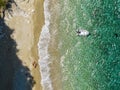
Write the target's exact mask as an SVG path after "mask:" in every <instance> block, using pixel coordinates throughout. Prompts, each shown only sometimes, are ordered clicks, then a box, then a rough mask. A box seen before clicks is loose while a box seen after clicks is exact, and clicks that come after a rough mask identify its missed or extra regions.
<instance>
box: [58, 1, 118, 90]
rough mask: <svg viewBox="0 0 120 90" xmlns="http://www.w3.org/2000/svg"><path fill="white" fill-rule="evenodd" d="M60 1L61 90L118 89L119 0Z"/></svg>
mask: <svg viewBox="0 0 120 90" xmlns="http://www.w3.org/2000/svg"><path fill="white" fill-rule="evenodd" d="M60 1H61V2H60V7H61V10H60V23H59V27H58V28H59V29H58V35H59V42H60V43H62V44H61V46H60V47H59V51H60V54H61V57H62V61H61V63H62V65H61V68H62V87H63V88H62V90H120V0H60ZM78 28H82V29H85V30H88V31H89V32H90V35H89V36H88V37H84V36H77V35H76V29H78Z"/></svg>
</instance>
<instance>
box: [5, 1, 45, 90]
mask: <svg viewBox="0 0 120 90" xmlns="http://www.w3.org/2000/svg"><path fill="white" fill-rule="evenodd" d="M43 1H44V0H26V1H22V0H15V2H16V4H14V3H13V4H12V12H8V11H6V13H5V23H6V25H7V26H9V28H11V29H13V30H14V31H13V33H12V34H11V38H12V39H13V40H14V41H15V42H16V44H17V45H16V48H17V50H18V52H17V54H16V55H17V57H18V58H19V59H20V60H21V62H22V65H23V66H24V67H27V68H28V69H29V72H30V75H31V77H32V79H33V80H34V82H33V83H34V85H33V88H32V89H31V90H42V87H41V85H40V72H39V65H38V59H39V58H38V47H37V43H38V40H39V35H40V31H41V28H42V26H43V24H44V15H43ZM14 64H15V65H14V68H15V74H14V79H15V80H14V83H17V84H16V88H18V87H17V85H19V83H18V82H17V80H18V78H17V77H18V76H19V75H20V72H22V73H23V74H24V75H23V76H19V77H21V78H22V77H23V78H24V76H25V75H27V73H26V71H25V70H24V69H23V68H21V67H18V65H19V64H16V63H15V62H14ZM16 67H18V68H16ZM27 79H28V81H30V80H31V79H30V80H29V78H27ZM23 86H24V85H23ZM13 87H14V86H13ZM25 88H26V87H25ZM15 90H18V89H15ZM20 90H21V89H20ZM22 90H24V87H23V89H22ZM25 90H27V89H25ZM29 90H30V89H29Z"/></svg>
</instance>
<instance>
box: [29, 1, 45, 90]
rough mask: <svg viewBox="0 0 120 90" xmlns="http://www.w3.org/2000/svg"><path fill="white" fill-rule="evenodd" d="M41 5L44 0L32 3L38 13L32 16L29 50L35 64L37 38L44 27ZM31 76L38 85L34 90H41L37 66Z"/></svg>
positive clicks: (37, 58) (37, 57)
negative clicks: (32, 25) (32, 23)
mask: <svg viewBox="0 0 120 90" xmlns="http://www.w3.org/2000/svg"><path fill="white" fill-rule="evenodd" d="M43 3H44V0H37V1H35V2H34V5H35V10H36V11H39V12H35V14H34V15H33V22H34V23H35V24H34V45H33V47H32V49H31V52H32V56H33V57H34V59H35V60H36V62H37V63H39V62H38V60H39V56H38V55H39V54H38V42H39V37H40V32H41V30H42V26H43V25H44V13H43V12H44V8H43ZM32 75H33V76H34V79H35V81H36V82H37V83H38V84H35V86H34V87H35V89H34V90H42V86H41V74H40V66H39V64H38V66H37V67H36V69H33V70H32Z"/></svg>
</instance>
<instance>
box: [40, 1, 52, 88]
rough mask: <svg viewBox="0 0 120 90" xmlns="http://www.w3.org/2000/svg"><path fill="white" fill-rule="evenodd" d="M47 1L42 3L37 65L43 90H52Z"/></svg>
mask: <svg viewBox="0 0 120 90" xmlns="http://www.w3.org/2000/svg"><path fill="white" fill-rule="evenodd" d="M48 5H49V1H48V0H45V1H44V15H45V25H44V26H43V28H42V31H41V35H40V39H39V43H38V49H39V50H38V51H39V65H40V73H41V79H42V80H41V84H42V86H43V90H53V87H52V83H51V79H50V68H49V63H50V60H49V53H48V45H49V41H50V33H49V25H50V13H49V10H48Z"/></svg>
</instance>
